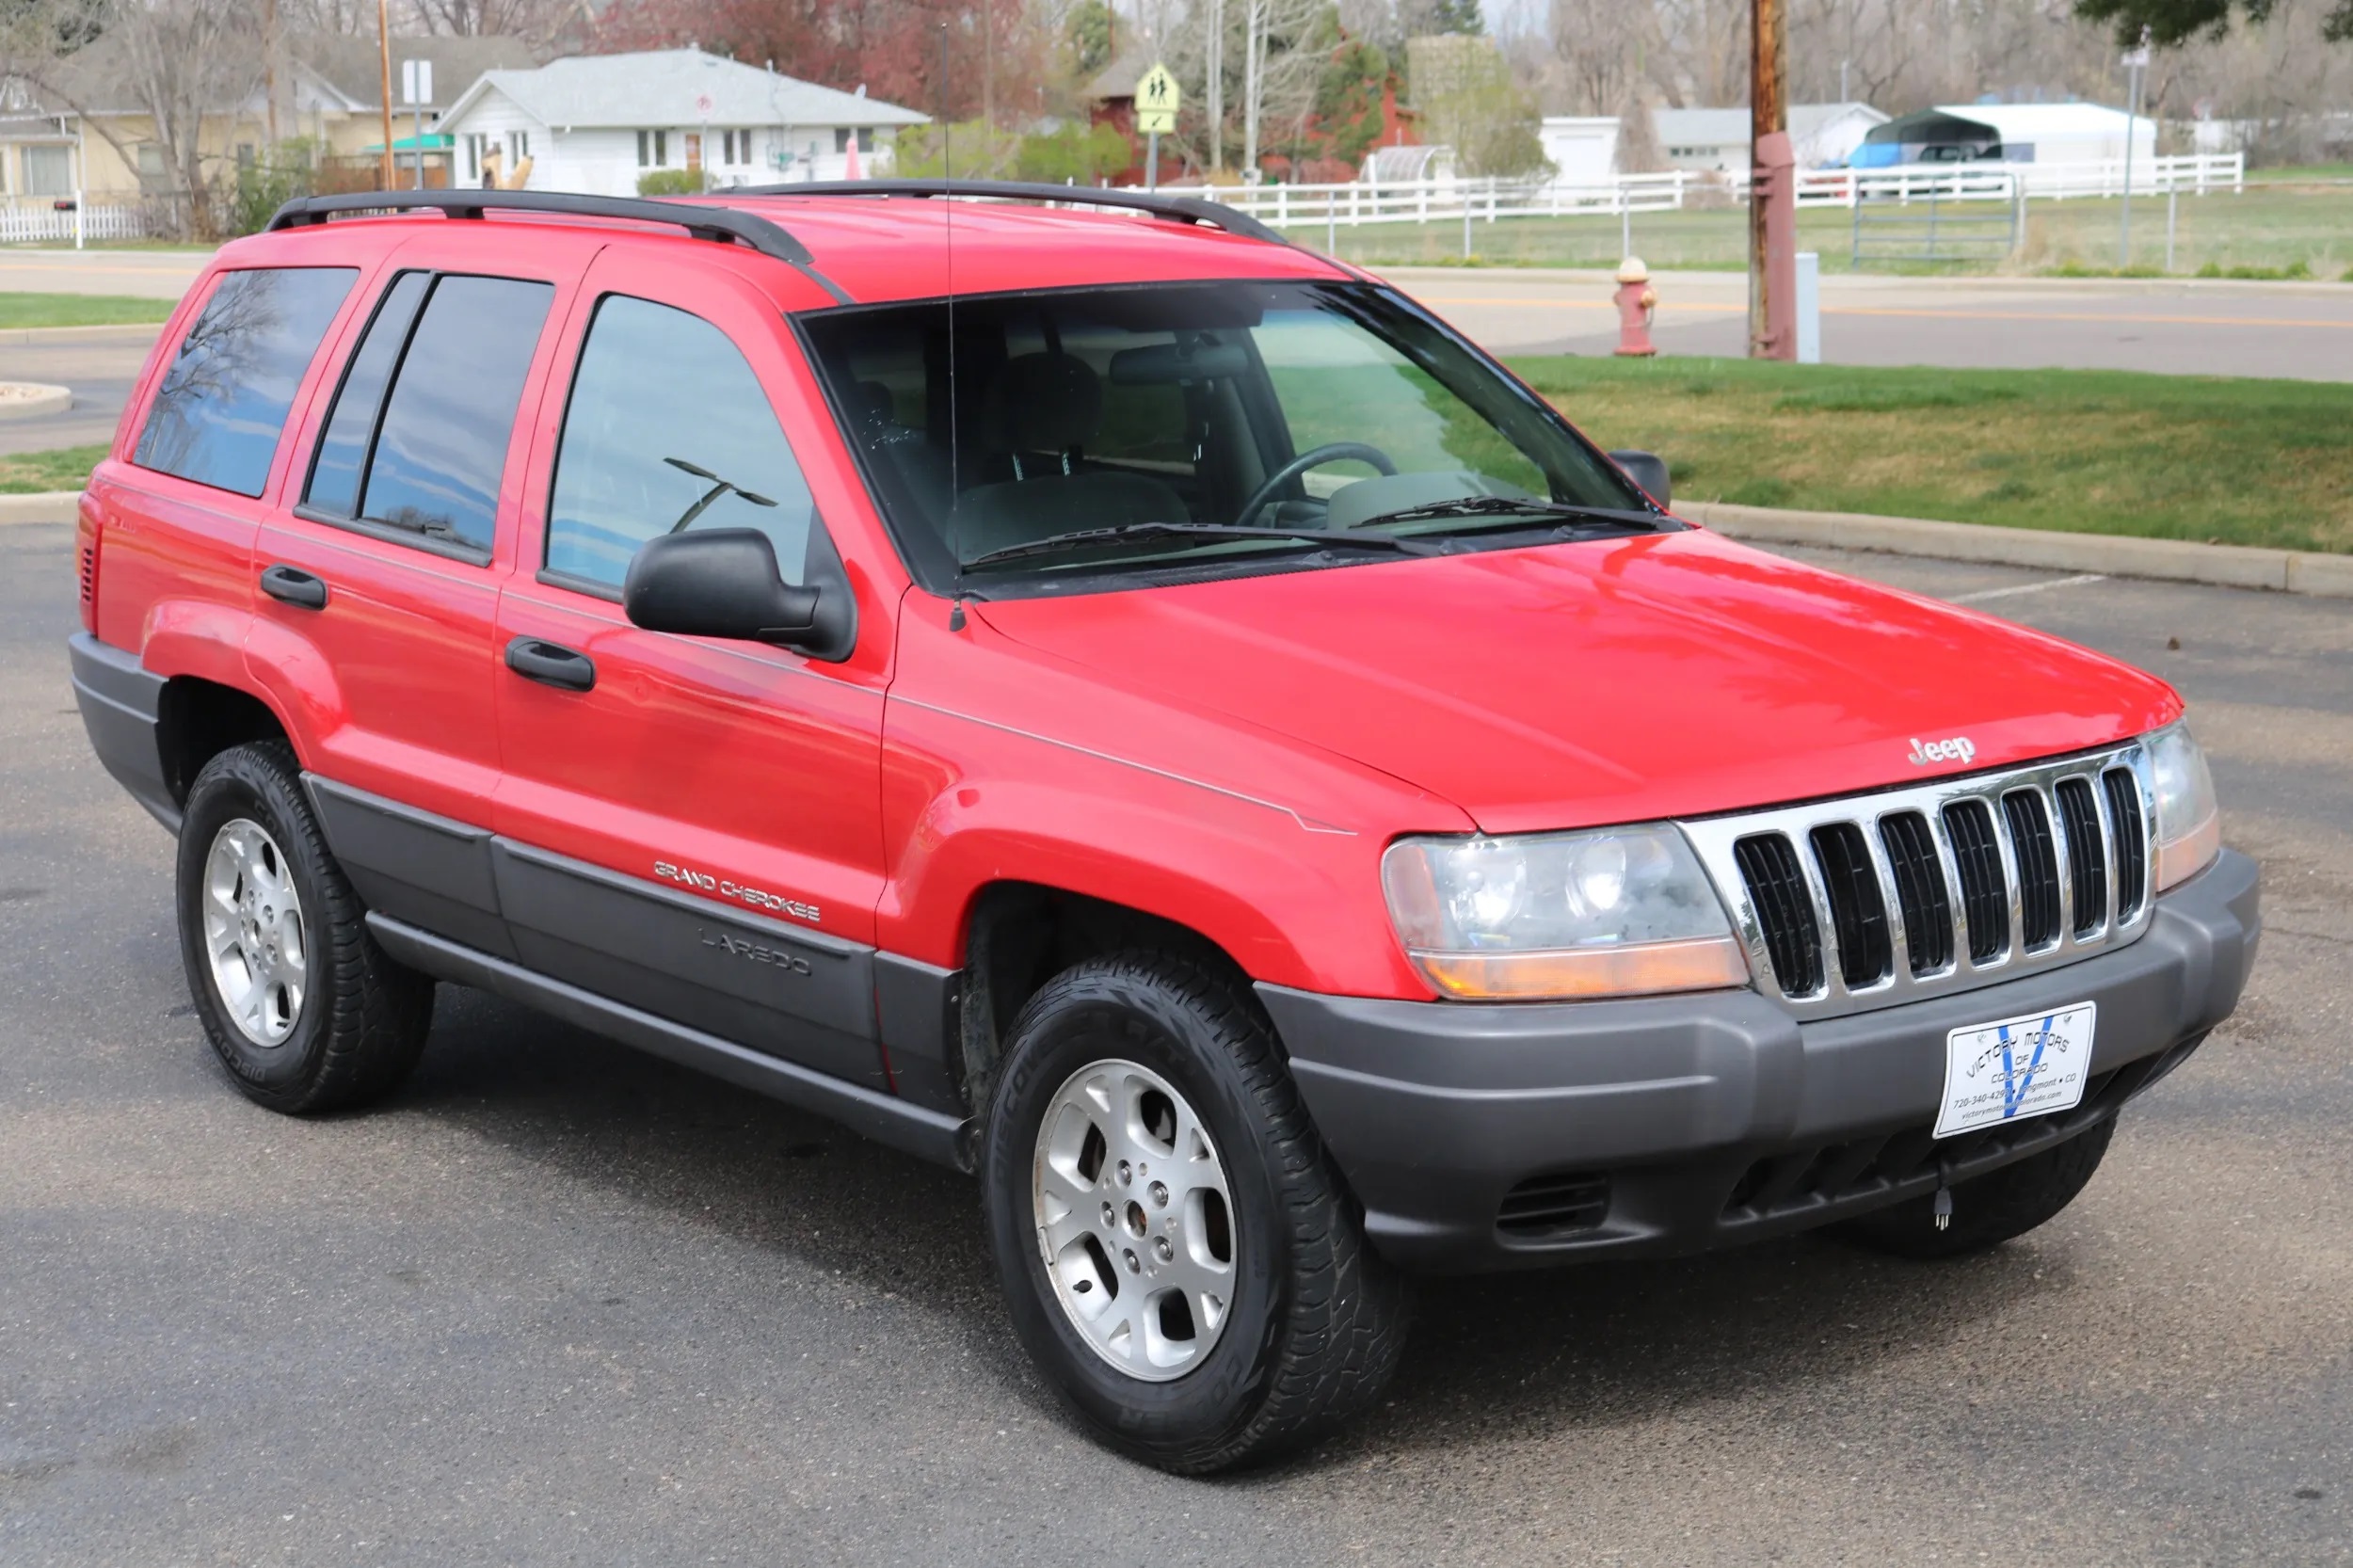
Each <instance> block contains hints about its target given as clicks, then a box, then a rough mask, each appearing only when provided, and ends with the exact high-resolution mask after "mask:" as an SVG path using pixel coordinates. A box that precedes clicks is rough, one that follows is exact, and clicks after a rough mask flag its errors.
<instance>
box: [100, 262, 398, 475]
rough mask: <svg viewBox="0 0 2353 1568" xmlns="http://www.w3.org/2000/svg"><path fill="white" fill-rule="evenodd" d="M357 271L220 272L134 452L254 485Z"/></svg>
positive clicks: (141, 460) (175, 468) (151, 462)
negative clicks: (221, 275)
mask: <svg viewBox="0 0 2353 1568" xmlns="http://www.w3.org/2000/svg"><path fill="white" fill-rule="evenodd" d="M359 276H360V274H359V271H358V270H357V269H356V268H353V267H261V268H255V269H253V270H251V271H244V272H232V273H229V274H227V275H225V276H224V277H223V278H222V279H221V280H220V284H219V286H218V287H216V289H214V291H213V296H212V298H211V299H209V300H207V301H206V302H205V305H204V309H203V312H202V313H200V315H198V317H197V318H196V325H195V326H193V327H191V328H188V335H187V338H186V340H185V341H184V342H183V343H182V344H180V352H179V353H178V355H176V356H175V357H174V358H173V360H172V361H171V368H170V369H169V370H168V371H166V372H165V373H164V384H163V387H162V389H161V390H160V391H158V392H156V394H155V403H154V406H153V407H152V408H150V409H149V410H148V415H147V424H146V427H145V428H144V429H142V430H141V431H140V432H139V444H138V447H137V449H136V452H134V453H133V455H132V459H131V460H132V461H133V462H135V463H136V464H138V465H139V467H141V468H146V469H153V470H155V471H156V472H161V473H169V474H176V475H177V476H179V477H180V478H182V479H191V480H194V481H195V482H196V483H198V484H200V485H210V486H212V487H214V488H216V489H223V490H233V491H235V492H236V493H237V494H239V495H260V494H261V493H262V488H263V486H264V485H265V484H267V483H268V481H269V464H270V458H271V456H273V455H275V454H276V452H277V450H278V438H279V436H280V433H282V432H283V431H284V429H285V427H286V411H287V409H289V408H292V407H293V405H294V395H295V390H296V388H297V387H299V386H300V385H301V384H302V374H303V372H304V371H306V370H308V369H309V368H310V366H311V358H312V355H314V354H316V353H317V352H318V347H319V342H320V340H321V339H323V338H324V337H326V336H327V328H328V325H329V324H330V323H331V322H333V321H334V319H335V312H336V311H337V310H338V309H339V308H340V307H341V306H342V305H343V302H344V296H345V295H347V294H349V293H350V292H351V285H352V283H353V281H354V280H356V279H357V278H358V277H359Z"/></svg>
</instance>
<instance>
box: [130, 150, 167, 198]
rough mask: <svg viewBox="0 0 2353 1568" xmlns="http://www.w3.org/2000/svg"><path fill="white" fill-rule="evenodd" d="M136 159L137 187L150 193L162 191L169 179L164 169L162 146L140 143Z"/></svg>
mask: <svg viewBox="0 0 2353 1568" xmlns="http://www.w3.org/2000/svg"><path fill="white" fill-rule="evenodd" d="M138 158H139V187H140V188H141V189H142V190H150V191H152V190H159V189H162V188H163V187H164V185H165V184H166V183H167V182H168V180H169V179H170V174H169V171H168V170H167V169H166V168H165V167H164V149H163V144H162V143H161V142H153V141H143V142H140V143H139V145H138Z"/></svg>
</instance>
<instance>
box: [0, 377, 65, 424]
mask: <svg viewBox="0 0 2353 1568" xmlns="http://www.w3.org/2000/svg"><path fill="white" fill-rule="evenodd" d="M0 386H12V387H17V388H21V389H23V390H24V391H26V392H30V393H31V394H32V395H31V396H29V397H21V398H8V399H7V400H5V401H0V420H8V419H39V418H40V417H41V416H42V415H43V414H60V413H63V412H65V410H66V409H68V408H72V407H73V391H72V388H70V387H59V386H53V385H51V384H50V383H48V382H46V381H10V382H0Z"/></svg>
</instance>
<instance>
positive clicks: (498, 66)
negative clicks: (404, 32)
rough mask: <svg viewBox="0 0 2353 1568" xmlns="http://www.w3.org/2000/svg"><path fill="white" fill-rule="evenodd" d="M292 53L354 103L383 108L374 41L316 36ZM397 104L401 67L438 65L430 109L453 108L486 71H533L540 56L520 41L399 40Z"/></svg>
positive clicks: (395, 49) (395, 44)
mask: <svg viewBox="0 0 2353 1568" xmlns="http://www.w3.org/2000/svg"><path fill="white" fill-rule="evenodd" d="M288 53H290V54H292V55H293V56H294V57H295V59H296V62H297V63H298V64H301V65H303V66H306V67H308V68H309V69H310V70H311V71H312V72H313V73H314V74H315V75H317V76H318V78H319V79H320V80H321V81H322V82H324V83H325V84H326V85H327V86H328V87H329V88H332V89H333V90H335V91H336V92H338V93H341V94H342V95H343V96H344V97H345V98H347V99H349V100H350V101H351V102H352V104H354V105H356V106H359V107H363V108H370V109H373V108H378V107H380V106H381V104H382V99H383V95H384V78H383V74H382V71H383V68H382V64H381V62H380V60H379V59H378V57H377V50H376V40H375V38H374V37H373V36H370V37H352V36H348V35H344V34H338V33H317V34H312V35H311V36H309V37H306V38H297V39H295V40H292V42H291V47H290V48H289V50H288ZM539 59H540V56H539V52H538V51H537V50H536V49H534V48H533V47H532V46H531V45H530V44H529V43H526V42H525V41H523V40H521V39H519V38H395V39H393V40H392V104H393V106H394V107H405V106H406V105H403V104H401V102H400V62H401V61H403V60H430V61H432V62H433V102H432V103H430V104H426V105H425V107H426V108H428V109H433V108H439V107H440V106H441V105H443V104H454V103H456V101H457V99H458V97H459V95H460V94H462V93H463V92H464V91H465V90H466V89H467V88H470V87H472V86H473V85H474V82H475V80H476V78H478V77H480V76H481V74H482V73H483V72H486V71H502V70H514V69H517V68H528V67H531V66H535V65H537V64H538V63H539Z"/></svg>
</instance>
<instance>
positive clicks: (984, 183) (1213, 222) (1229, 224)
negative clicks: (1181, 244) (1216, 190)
mask: <svg viewBox="0 0 2353 1568" xmlns="http://www.w3.org/2000/svg"><path fill="white" fill-rule="evenodd" d="M722 194H724V195H728V196H984V197H993V198H995V199H997V200H1001V201H1059V202H1062V203H1064V205H1066V206H1073V207H1123V208H1128V209H1131V210H1133V211H1135V212H1139V213H1150V214H1151V215H1152V216H1155V217H1164V218H1169V219H1171V220H1173V221H1175V222H1177V223H1206V224H1208V225H1209V226H1210V227H1211V228H1214V229H1223V230H1225V232H1227V233H1229V234H1239V235H1241V237H1242V238H1244V239H1254V240H1265V241H1267V242H1268V243H1269V244H1271V245H1289V243H1290V241H1289V240H1287V239H1285V238H1284V237H1283V236H1282V235H1281V234H1279V233H1277V232H1274V231H1273V230H1272V229H1270V228H1268V227H1267V226H1266V225H1265V224H1263V223H1261V222H1259V221H1258V220H1257V218H1255V217H1252V216H1250V215H1249V214H1247V213H1241V212H1237V211H1235V210H1234V209H1233V208H1231V207H1229V206H1227V205H1225V203H1224V202H1223V201H1205V200H1202V199H1201V198H1200V197H1197V196H1161V195H1159V194H1157V193H1155V192H1151V191H1140V190H1128V189H1125V188H1122V189H1119V190H1106V189H1103V188H1102V187H1100V186H1096V185H1048V184H1034V183H1032V182H1030V181H1026V180H818V181H812V182H810V183H808V184H785V185H734V186H730V187H729V188H728V190H726V191H725V192H723V193H722Z"/></svg>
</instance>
